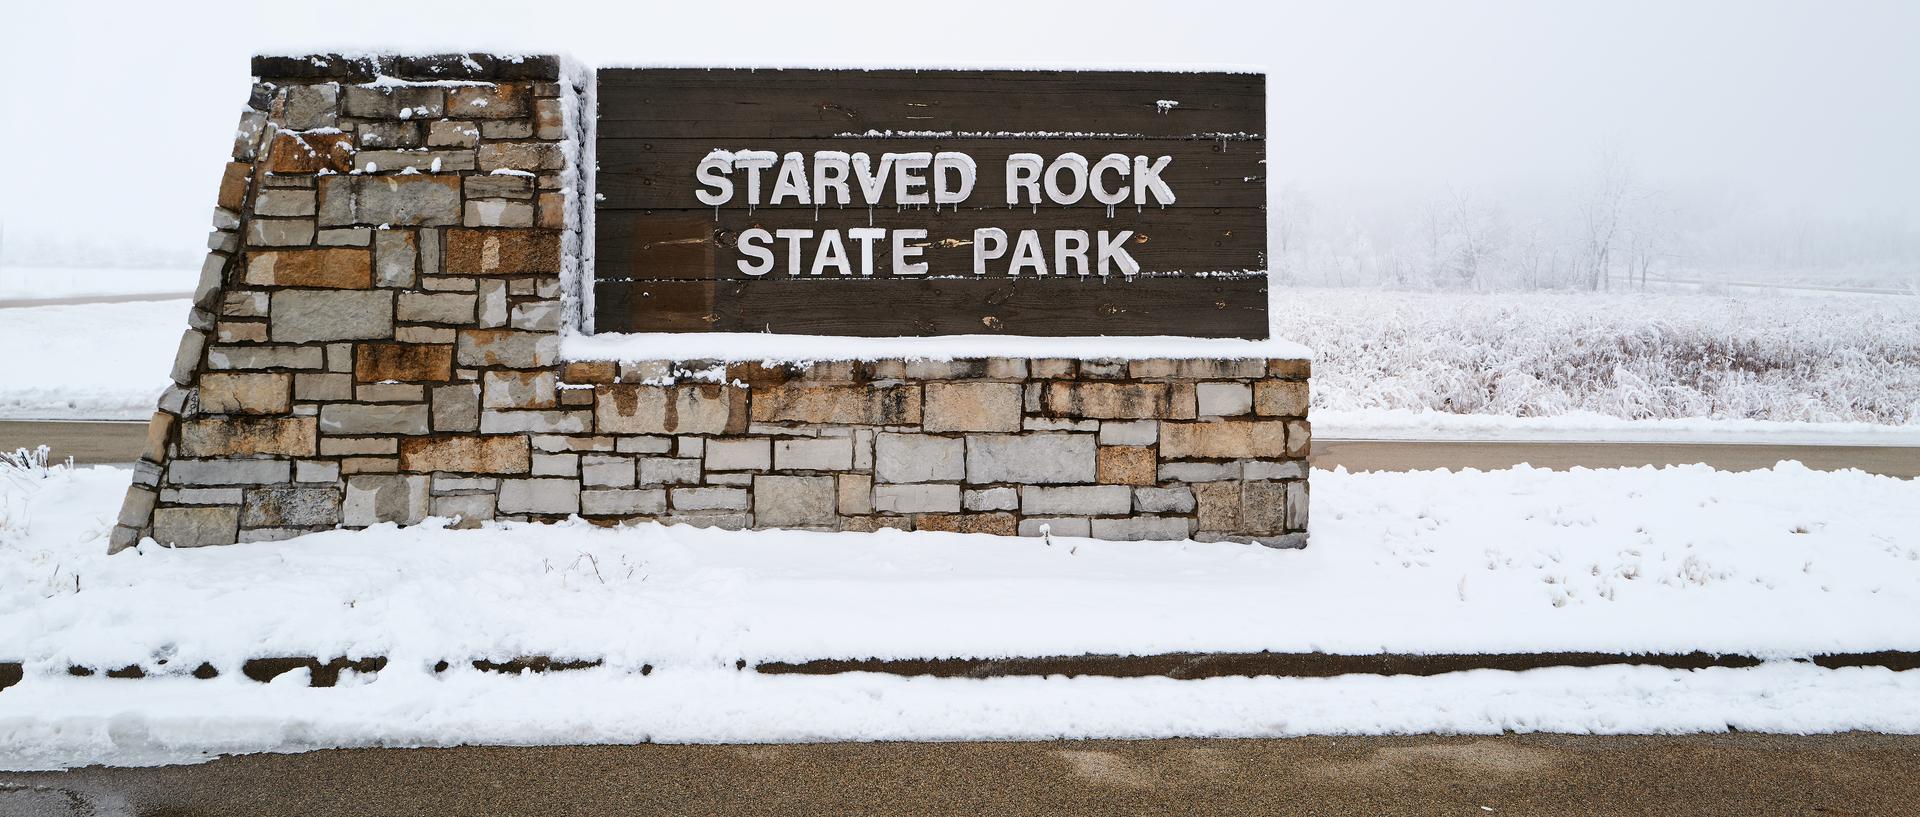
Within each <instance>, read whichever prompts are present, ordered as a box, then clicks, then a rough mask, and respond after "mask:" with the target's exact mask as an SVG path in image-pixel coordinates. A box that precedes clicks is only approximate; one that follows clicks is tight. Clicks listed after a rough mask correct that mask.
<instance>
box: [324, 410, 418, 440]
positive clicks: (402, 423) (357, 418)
mask: <svg viewBox="0 0 1920 817" xmlns="http://www.w3.org/2000/svg"><path fill="white" fill-rule="evenodd" d="M427 422H428V413H427V405H426V404H425V403H384V404H361V403H329V404H327V405H324V406H321V407H320V433H321V434H331V435H340V436H344V435H351V434H409V435H411V434H426V433H427V432H428V428H427Z"/></svg>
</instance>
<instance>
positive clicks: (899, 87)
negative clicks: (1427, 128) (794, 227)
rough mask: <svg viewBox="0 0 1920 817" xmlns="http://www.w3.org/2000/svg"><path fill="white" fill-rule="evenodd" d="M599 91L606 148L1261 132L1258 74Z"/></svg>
mask: <svg viewBox="0 0 1920 817" xmlns="http://www.w3.org/2000/svg"><path fill="white" fill-rule="evenodd" d="M599 82H600V88H599V94H600V116H599V127H600V138H602V139H607V138H630V137H638V138H643V139H658V138H665V137H689V138H700V139H714V138H814V139H818V138H826V137H833V136H837V135H840V134H848V133H854V134H861V133H866V132H867V131H875V130H877V131H959V132H979V133H988V134H996V133H1004V132H1014V133H1019V132H1033V131H1046V132H1055V133H1124V134H1129V135H1138V136H1142V137H1159V138H1191V137H1195V136H1196V135H1211V134H1236V135H1246V136H1250V137H1257V136H1259V135H1260V134H1263V133H1264V132H1265V130H1266V122H1265V120H1266V76H1265V75H1263V74H1221V73H1185V72H1144V71H1140V72H1136V71H1119V72H1115V71H901V70H893V71H836V70H816V69H805V70H801V69H784V70H780V69H762V70H749V69H720V68H716V69H700V68H693V69H662V68H603V69H600V72H599ZM1162 101H1173V102H1178V103H1179V104H1178V105H1177V106H1173V107H1169V108H1166V109H1165V110H1164V112H1163V110H1162V108H1161V107H1160V105H1159V103H1160V102H1162Z"/></svg>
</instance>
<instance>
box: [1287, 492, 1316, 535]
mask: <svg viewBox="0 0 1920 817" xmlns="http://www.w3.org/2000/svg"><path fill="white" fill-rule="evenodd" d="M1310 491H1311V489H1310V488H1309V486H1308V485H1307V481H1306V480H1299V481H1295V482H1289V483H1287V527H1288V528H1289V529H1291V530H1296V531H1305V530H1306V529H1307V498H1308V496H1309V494H1310Z"/></svg>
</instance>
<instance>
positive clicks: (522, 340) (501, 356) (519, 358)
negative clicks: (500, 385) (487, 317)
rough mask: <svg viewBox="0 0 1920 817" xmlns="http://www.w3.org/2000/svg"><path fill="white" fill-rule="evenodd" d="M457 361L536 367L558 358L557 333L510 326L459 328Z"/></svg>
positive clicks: (482, 365) (549, 363)
mask: <svg viewBox="0 0 1920 817" xmlns="http://www.w3.org/2000/svg"><path fill="white" fill-rule="evenodd" d="M458 360H459V362H460V365H462V366H481V367H485V366H502V367H505V368H508V369H538V368H541V367H545V366H552V365H553V364H555V363H558V362H559V360H560V336H559V335H556V334H553V333H551V332H515V331H512V330H509V329H462V330H460V343H459V354H458Z"/></svg>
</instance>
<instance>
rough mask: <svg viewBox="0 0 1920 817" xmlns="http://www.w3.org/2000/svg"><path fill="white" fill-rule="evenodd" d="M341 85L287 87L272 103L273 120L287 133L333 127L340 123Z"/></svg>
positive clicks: (324, 84)
mask: <svg viewBox="0 0 1920 817" xmlns="http://www.w3.org/2000/svg"><path fill="white" fill-rule="evenodd" d="M339 103H340V84H339V83H336V82H320V83H315V84H313V85H288V86H286V87H285V88H282V89H281V90H280V94H279V96H277V97H275V98H274V100H273V110H272V113H273V121H274V122H275V123H277V124H279V125H280V126H281V127H283V128H286V129H287V130H296V131H300V130H312V129H315V128H331V127H333V126H334V125H335V124H336V123H337V122H339V116H340V114H339Z"/></svg>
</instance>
